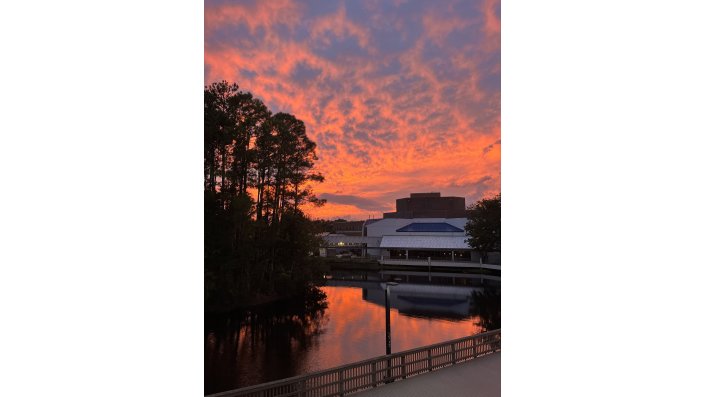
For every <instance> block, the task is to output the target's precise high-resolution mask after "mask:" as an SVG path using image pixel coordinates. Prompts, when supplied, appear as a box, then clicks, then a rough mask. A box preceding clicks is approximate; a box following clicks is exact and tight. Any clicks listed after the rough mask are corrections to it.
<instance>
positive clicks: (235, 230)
mask: <svg viewBox="0 0 705 397" xmlns="http://www.w3.org/2000/svg"><path fill="white" fill-rule="evenodd" d="M204 115H205V129H204V132H205V134H204V135H205V137H204V138H205V144H204V156H203V157H204V178H203V179H204V194H205V198H204V204H205V215H204V218H205V219H204V223H205V225H204V226H205V230H204V231H205V247H204V251H205V252H204V255H205V258H204V259H205V293H206V296H205V299H206V309H207V310H218V311H220V310H229V309H233V308H236V307H241V306H244V305H248V304H253V303H259V302H264V301H271V300H275V299H281V298H287V297H292V296H304V295H305V294H306V292H307V291H309V290H310V289H311V280H313V279H315V278H317V275H316V274H315V271H314V269H315V266H314V263H313V261H314V258H313V257H311V255H310V254H311V253H312V252H315V251H317V250H318V242H317V240H316V237H315V234H316V231H317V226H316V225H315V224H314V223H313V222H312V221H310V220H309V219H308V218H307V217H306V216H304V214H303V212H302V211H301V207H302V205H304V204H306V203H312V204H314V205H323V203H324V200H319V199H318V198H316V196H315V195H314V194H313V192H312V191H311V187H310V184H311V183H312V182H321V181H323V176H322V175H321V174H319V173H316V172H314V170H313V167H314V162H315V161H316V160H317V158H316V144H315V143H314V142H313V141H311V140H310V139H309V138H308V137H307V136H306V127H305V125H304V123H303V122H302V121H301V120H298V119H297V118H296V117H294V116H292V115H290V114H286V113H276V114H272V112H271V111H270V110H269V109H267V107H266V106H265V105H264V104H263V103H262V101H260V100H259V99H257V98H254V97H253V96H252V94H250V93H249V92H243V91H240V90H239V87H238V85H237V84H229V83H228V82H225V81H223V82H220V83H213V84H211V85H209V86H207V87H205V90H204Z"/></svg>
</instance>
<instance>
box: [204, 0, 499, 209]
mask: <svg viewBox="0 0 705 397" xmlns="http://www.w3.org/2000/svg"><path fill="white" fill-rule="evenodd" d="M205 4H206V9H205V18H206V20H205V28H206V32H205V37H206V42H205V83H206V84H208V83H210V82H213V81H218V80H228V81H235V82H237V83H238V84H239V85H240V87H242V89H244V90H247V91H251V92H252V93H253V94H254V95H255V96H257V97H259V98H261V99H262V100H263V101H264V102H265V104H267V106H268V107H269V108H270V109H272V110H273V111H275V112H277V111H283V112H289V113H292V114H294V115H295V116H296V117H298V118H299V119H301V120H303V121H304V122H305V123H306V126H307V132H308V134H309V136H310V137H311V138H312V139H313V140H314V141H315V142H316V143H317V144H318V156H319V162H318V165H317V168H318V169H319V170H320V171H321V172H322V173H323V174H324V175H325V177H326V182H324V183H322V184H320V185H317V186H316V187H315V191H316V192H317V193H318V194H319V195H320V196H322V197H323V198H326V199H327V200H328V204H327V205H325V206H324V207H322V208H317V209H310V210H309V212H310V214H311V215H313V216H314V217H323V218H331V217H348V218H357V219H361V218H366V217H367V216H368V215H374V216H378V217H379V216H380V213H381V212H383V211H391V210H393V209H394V200H395V199H396V198H400V197H406V196H408V194H409V193H411V192H424V191H440V192H442V193H443V195H457V196H464V197H466V200H467V202H468V204H470V202H472V201H474V200H477V199H479V198H482V197H485V196H489V195H491V194H495V193H498V192H499V190H500V148H501V143H500V49H499V45H500V19H499V15H500V12H499V2H498V1H495V0H486V1H485V0H478V1H475V2H473V1H443V2H429V1H421V0H417V1H405V0H389V1H378V0H367V1H365V0H362V1H348V2H343V1H329V0H317V1H293V0H288V1H276V2H269V1H267V2H264V1H238V2H232V1H211V0H206V3H205Z"/></svg>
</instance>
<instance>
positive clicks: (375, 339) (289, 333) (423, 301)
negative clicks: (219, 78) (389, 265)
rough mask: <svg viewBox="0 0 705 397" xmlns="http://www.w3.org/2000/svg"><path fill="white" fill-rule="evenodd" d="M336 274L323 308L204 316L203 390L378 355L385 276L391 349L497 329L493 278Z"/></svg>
mask: <svg viewBox="0 0 705 397" xmlns="http://www.w3.org/2000/svg"><path fill="white" fill-rule="evenodd" d="M446 276H447V275H444V276H442V275H434V277H433V279H432V281H431V282H430V283H429V282H428V276H427V274H424V273H411V272H395V273H393V274H390V273H389V272H387V273H385V274H382V273H380V272H366V273H361V272H357V273H351V272H338V273H334V274H332V275H330V276H328V277H329V280H328V281H327V285H326V286H325V287H322V288H321V289H322V290H323V291H324V292H325V294H326V295H327V298H326V301H327V308H325V309H322V310H317V311H316V310H303V309H301V308H294V309H292V308H267V309H261V310H258V311H257V312H254V313H252V312H248V313H242V314H236V315H231V316H228V317H219V318H213V317H207V318H206V332H205V393H206V394H210V393H216V392H220V391H225V390H230V389H235V388H239V387H245V386H250V385H255V384H259V383H263V382H269V381H272V380H276V379H282V378H286V377H290V376H295V375H299V374H303V373H308V372H313V371H318V370H323V369H327V368H330V367H335V366H338V365H342V364H347V363H351V362H355V361H359V360H363V359H367V358H371V357H375V356H380V355H384V354H385V313H384V290H383V285H384V282H385V281H388V280H395V281H397V282H399V285H398V286H395V287H392V291H393V293H392V294H391V306H392V310H391V324H392V327H391V328H392V352H397V351H402V350H407V349H411V348H415V347H419V346H424V345H428V344H432V343H437V342H443V341H446V340H449V339H454V338H460V337H463V336H468V335H473V334H476V333H479V332H483V331H486V330H490V329H496V328H499V325H500V324H499V318H500V317H499V311H500V307H499V306H500V305H499V300H500V298H499V296H500V295H499V283H498V282H493V281H488V280H483V281H482V282H481V281H480V280H479V279H477V278H476V277H475V276H468V275H457V276H456V277H450V276H448V277H446Z"/></svg>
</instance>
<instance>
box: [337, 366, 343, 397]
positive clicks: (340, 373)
mask: <svg viewBox="0 0 705 397" xmlns="http://www.w3.org/2000/svg"><path fill="white" fill-rule="evenodd" d="M338 394H339V395H340V396H342V395H343V370H342V369H341V370H340V371H338Z"/></svg>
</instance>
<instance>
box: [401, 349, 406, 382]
mask: <svg viewBox="0 0 705 397" xmlns="http://www.w3.org/2000/svg"><path fill="white" fill-rule="evenodd" d="M401 378H402V379H406V354H404V355H402V356H401Z"/></svg>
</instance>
